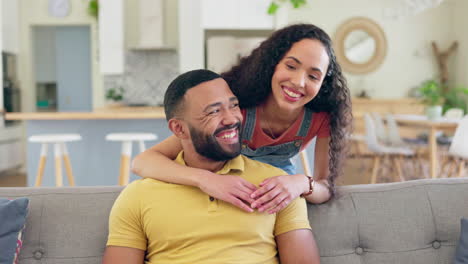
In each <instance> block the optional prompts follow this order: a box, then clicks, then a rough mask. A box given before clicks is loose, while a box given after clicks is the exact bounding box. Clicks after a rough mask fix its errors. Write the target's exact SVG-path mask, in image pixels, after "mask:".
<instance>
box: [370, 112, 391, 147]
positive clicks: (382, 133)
mask: <svg viewBox="0 0 468 264" xmlns="http://www.w3.org/2000/svg"><path fill="white" fill-rule="evenodd" d="M371 115H372V117H373V118H374V125H375V132H376V133H377V139H378V140H379V141H380V142H382V143H387V142H388V135H387V129H386V128H385V124H384V122H383V120H382V117H381V116H380V114H379V113H375V112H374V113H371Z"/></svg>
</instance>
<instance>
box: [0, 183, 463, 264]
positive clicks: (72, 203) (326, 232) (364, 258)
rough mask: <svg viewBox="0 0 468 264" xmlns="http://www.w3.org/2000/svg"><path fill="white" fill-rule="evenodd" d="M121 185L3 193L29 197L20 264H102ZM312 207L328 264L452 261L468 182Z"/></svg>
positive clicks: (354, 193)
mask: <svg viewBox="0 0 468 264" xmlns="http://www.w3.org/2000/svg"><path fill="white" fill-rule="evenodd" d="M120 191H121V187H75V188H67V187H65V188H0V197H10V198H15V197H24V196H26V197H29V198H30V199H31V202H30V213H29V216H28V219H27V226H26V230H25V233H24V245H23V250H22V251H21V254H20V263H21V264H31V263H37V264H39V263H41V264H56V263H57V264H58V263H60V264H68V263H73V264H81V263H83V264H85V263H86V264H93V263H100V262H101V258H102V254H103V252H104V248H105V244H106V239H107V222H108V216H109V211H110V209H111V207H112V204H113V202H114V200H115V199H116V197H117V196H118V194H119V192H120ZM339 192H340V193H339V195H338V196H337V199H335V200H333V201H331V202H329V203H327V204H323V205H309V207H308V210H309V218H310V222H311V225H312V228H313V232H314V234H315V238H316V240H317V243H318V246H319V249H320V255H321V262H322V263H325V264H327V263H340V264H342V263H346V264H353V263H379V264H380V263H401V264H405V263H411V264H416V263H421V264H423V263H424V264H432V263H437V264H440V263H451V261H452V259H453V254H454V251H455V247H456V244H457V241H458V239H459V232H460V218H461V217H468V178H461V179H438V180H417V181H408V182H403V183H390V184H377V185H355V186H346V187H341V188H340V189H339Z"/></svg>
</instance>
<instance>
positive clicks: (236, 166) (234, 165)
mask: <svg viewBox="0 0 468 264" xmlns="http://www.w3.org/2000/svg"><path fill="white" fill-rule="evenodd" d="M175 162H176V163H179V164H180V165H184V166H187V164H186V163H185V160H184V151H183V150H182V151H181V152H179V154H178V155H177V158H176V159H175ZM231 171H240V172H243V171H244V159H243V158H242V155H239V156H237V157H235V158H233V159H231V160H229V161H228V162H226V164H224V166H223V168H222V169H221V170H219V171H217V172H216V173H217V174H229V173H230V172H231Z"/></svg>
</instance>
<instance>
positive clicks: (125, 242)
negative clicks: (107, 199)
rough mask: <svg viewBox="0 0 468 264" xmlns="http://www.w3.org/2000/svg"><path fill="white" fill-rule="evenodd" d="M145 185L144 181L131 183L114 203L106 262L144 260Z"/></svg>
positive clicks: (137, 261)
mask: <svg viewBox="0 0 468 264" xmlns="http://www.w3.org/2000/svg"><path fill="white" fill-rule="evenodd" d="M141 187H142V186H141V182H140V181H137V182H133V183H131V184H130V185H128V186H127V187H126V188H125V189H124V190H123V191H122V193H120V195H119V197H118V198H117V200H116V201H115V203H114V206H113V207H112V210H111V213H110V216H109V237H108V241H107V248H106V251H105V253H104V258H103V264H124V263H131V264H133V263H135V264H136V263H138V264H142V263H143V262H144V256H145V250H146V243H147V241H146V236H145V234H144V229H143V223H142V222H141V220H142V217H141V204H140V195H141V189H142V188H141Z"/></svg>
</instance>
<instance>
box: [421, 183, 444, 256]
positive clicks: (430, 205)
mask: <svg viewBox="0 0 468 264" xmlns="http://www.w3.org/2000/svg"><path fill="white" fill-rule="evenodd" d="M424 191H425V192H426V198H427V201H428V202H429V207H430V208H431V214H432V222H433V224H434V239H435V240H437V238H438V234H437V230H438V228H437V222H436V220H435V214H434V209H433V208H432V202H431V197H430V196H429V191H428V190H427V186H424ZM437 259H438V261H439V263H440V254H437Z"/></svg>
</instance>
